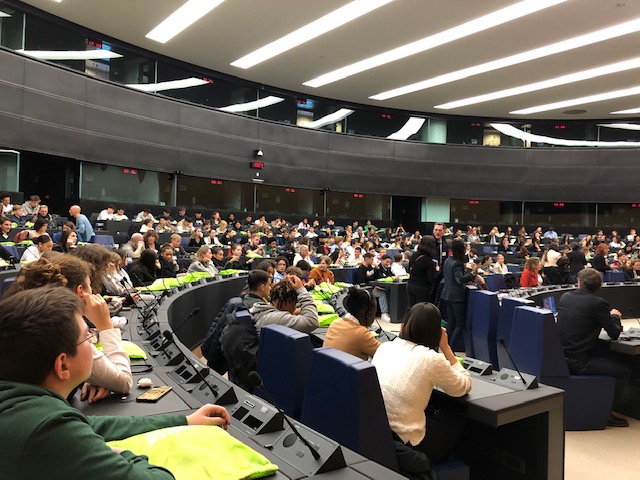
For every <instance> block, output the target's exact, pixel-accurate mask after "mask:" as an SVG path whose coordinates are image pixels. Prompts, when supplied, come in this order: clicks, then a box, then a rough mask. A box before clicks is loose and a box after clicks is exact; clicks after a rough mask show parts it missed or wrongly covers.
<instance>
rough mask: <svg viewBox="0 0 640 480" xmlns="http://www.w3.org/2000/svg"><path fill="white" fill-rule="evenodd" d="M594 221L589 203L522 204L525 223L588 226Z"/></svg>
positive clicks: (592, 205) (592, 207) (592, 210)
mask: <svg viewBox="0 0 640 480" xmlns="http://www.w3.org/2000/svg"><path fill="white" fill-rule="evenodd" d="M594 223H595V207H594V204H591V203H566V202H526V203H525V205H524V224H525V225H536V226H542V227H544V226H549V225H552V226H554V227H558V226H560V227H562V226H565V227H590V226H593V225H594ZM556 231H558V229H557V228H556ZM560 233H561V232H560V231H558V234H560Z"/></svg>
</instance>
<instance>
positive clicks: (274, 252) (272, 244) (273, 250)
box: [264, 237, 279, 257]
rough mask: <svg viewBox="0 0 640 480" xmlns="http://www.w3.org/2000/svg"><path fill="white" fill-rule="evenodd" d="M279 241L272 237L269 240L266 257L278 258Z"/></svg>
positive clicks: (265, 248) (265, 250)
mask: <svg viewBox="0 0 640 480" xmlns="http://www.w3.org/2000/svg"><path fill="white" fill-rule="evenodd" d="M276 244H277V241H276V239H275V238H273V237H271V238H269V239H267V242H266V245H265V247H264V255H265V256H266V257H277V256H278V253H279V252H278V247H277V245H276Z"/></svg>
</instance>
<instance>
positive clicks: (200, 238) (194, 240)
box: [189, 227, 205, 247]
mask: <svg viewBox="0 0 640 480" xmlns="http://www.w3.org/2000/svg"><path fill="white" fill-rule="evenodd" d="M203 245H205V241H204V234H203V233H202V228H200V227H197V228H194V229H193V231H192V232H191V235H190V236H189V246H190V247H202V246H203Z"/></svg>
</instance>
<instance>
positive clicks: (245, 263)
mask: <svg viewBox="0 0 640 480" xmlns="http://www.w3.org/2000/svg"><path fill="white" fill-rule="evenodd" d="M229 253H230V258H229V260H228V261H227V263H226V264H225V266H224V269H225V270H229V269H233V270H248V269H249V265H251V264H252V263H253V261H254V259H253V258H247V257H245V256H244V254H243V252H242V245H240V244H238V243H236V244H234V245H233V246H232V247H231V250H230V252H229Z"/></svg>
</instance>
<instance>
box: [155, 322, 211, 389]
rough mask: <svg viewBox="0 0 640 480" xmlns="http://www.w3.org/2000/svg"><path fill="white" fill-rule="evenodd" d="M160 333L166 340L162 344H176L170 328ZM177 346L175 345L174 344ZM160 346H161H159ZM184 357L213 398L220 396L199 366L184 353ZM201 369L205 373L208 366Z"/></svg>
mask: <svg viewBox="0 0 640 480" xmlns="http://www.w3.org/2000/svg"><path fill="white" fill-rule="evenodd" d="M162 335H163V336H164V338H165V339H166V341H165V342H164V344H163V346H164V347H166V346H167V345H170V344H172V343H173V344H174V345H176V341H175V339H174V338H173V333H171V331H170V330H165V331H164V332H162ZM176 346H177V345H176ZM161 348H162V347H161ZM184 359H185V360H186V361H187V363H188V364H189V365H190V366H191V368H193V369H194V370H195V372H196V375H197V376H198V378H200V380H201V381H202V383H204V384H205V385H206V386H207V388H209V390H210V391H211V394H212V395H213V397H214V398H218V397H219V396H220V394H219V393H218V392H217V391H216V390H215V389H214V388H213V386H212V385H211V384H210V383H209V382H208V381H207V379H206V377H205V376H204V375H203V374H202V372H201V371H200V368H198V367H197V366H196V364H195V363H193V362H192V361H191V359H190V358H189V357H188V356H187V355H184ZM202 368H203V369H206V372H207V374H208V373H209V368H208V367H202Z"/></svg>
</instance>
